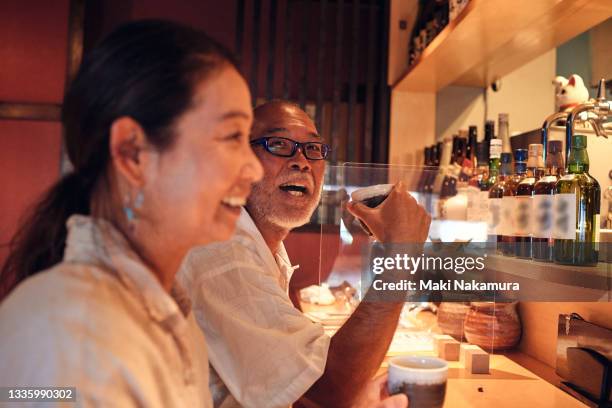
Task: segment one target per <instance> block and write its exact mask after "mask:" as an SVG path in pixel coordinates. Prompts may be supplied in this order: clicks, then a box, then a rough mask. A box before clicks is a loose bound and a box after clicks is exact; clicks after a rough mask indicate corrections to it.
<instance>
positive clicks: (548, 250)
mask: <svg viewBox="0 0 612 408" xmlns="http://www.w3.org/2000/svg"><path fill="white" fill-rule="evenodd" d="M562 149H563V146H562V143H561V141H559V140H551V141H550V142H548V150H547V151H548V153H547V155H546V171H545V174H544V176H543V177H542V178H541V179H540V180H538V181H537V183H536V184H535V186H534V187H533V213H532V221H531V226H532V235H533V238H532V257H533V259H535V260H538V261H544V262H552V261H553V239H552V225H553V224H552V221H553V210H552V209H553V194H554V193H555V184H557V180H558V179H559V177H560V176H561V175H563V169H564V167H563V150H562Z"/></svg>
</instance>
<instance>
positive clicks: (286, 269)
mask: <svg viewBox="0 0 612 408" xmlns="http://www.w3.org/2000/svg"><path fill="white" fill-rule="evenodd" d="M236 230H237V231H241V233H245V234H246V235H248V236H249V237H250V238H251V239H252V240H253V241H255V244H256V246H257V249H258V252H259V253H260V254H261V256H262V257H263V258H264V261H265V262H266V263H267V264H268V265H269V266H270V267H274V268H276V270H277V271H278V272H279V275H280V278H281V280H280V283H281V286H283V287H284V288H285V289H287V288H288V286H289V280H290V279H291V275H292V274H293V271H294V270H296V269H298V268H299V265H296V266H292V265H291V261H290V260H289V255H288V254H287V250H286V249H285V245H284V244H283V242H282V241H281V243H280V246H279V247H278V250H277V251H276V252H275V253H272V251H271V250H270V248H269V247H268V244H266V241H265V240H264V237H263V235H261V232H260V231H259V228H257V225H255V221H253V218H252V217H251V215H250V214H249V213H248V212H247V210H246V209H245V208H244V207H242V210H241V212H240V218H239V219H238V224H237V226H236Z"/></svg>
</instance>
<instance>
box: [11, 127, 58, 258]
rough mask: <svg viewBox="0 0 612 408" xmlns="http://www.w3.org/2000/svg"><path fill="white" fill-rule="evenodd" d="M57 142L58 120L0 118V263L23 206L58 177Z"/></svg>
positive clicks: (26, 205) (29, 203) (28, 203)
mask: <svg viewBox="0 0 612 408" xmlns="http://www.w3.org/2000/svg"><path fill="white" fill-rule="evenodd" d="M60 143H61V125H60V123H59V122H26V121H11V120H0V147H1V148H0V188H1V189H2V194H0V209H2V210H1V211H0V265H1V264H2V263H3V262H4V259H5V257H6V248H5V247H4V246H3V244H5V243H6V242H8V241H9V240H10V238H11V237H12V235H13V233H14V232H15V230H16V228H17V223H18V221H19V220H20V218H21V217H22V215H23V214H24V212H25V211H26V209H27V208H29V207H30V206H31V205H32V204H33V203H34V202H35V201H36V200H37V199H38V198H39V197H40V194H42V193H43V192H44V191H45V190H46V189H47V188H48V187H49V186H50V185H51V184H53V182H55V181H56V180H57V177H58V175H59V157H60Z"/></svg>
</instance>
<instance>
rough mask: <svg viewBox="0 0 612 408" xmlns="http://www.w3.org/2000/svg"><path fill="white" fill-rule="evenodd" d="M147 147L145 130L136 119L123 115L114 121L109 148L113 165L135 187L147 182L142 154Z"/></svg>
mask: <svg viewBox="0 0 612 408" xmlns="http://www.w3.org/2000/svg"><path fill="white" fill-rule="evenodd" d="M146 147H147V139H146V136H145V132H144V130H143V129H142V127H141V126H140V125H139V124H138V122H136V121H135V120H134V119H132V118H130V117H127V116H123V117H121V118H119V119H116V120H115V121H114V122H113V123H112V125H111V128H110V138H109V148H110V153H111V159H112V163H113V167H114V168H115V170H116V171H117V173H118V175H121V176H122V177H123V178H124V179H125V180H126V181H127V182H128V183H129V184H130V185H132V186H133V187H142V186H143V185H144V183H145V174H144V165H143V162H142V160H141V154H142V152H143V151H144V150H145V149H146Z"/></svg>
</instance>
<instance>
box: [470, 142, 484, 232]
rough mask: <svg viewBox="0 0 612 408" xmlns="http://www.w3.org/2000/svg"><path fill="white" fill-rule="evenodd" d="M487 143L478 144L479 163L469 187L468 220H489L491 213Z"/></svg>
mask: <svg viewBox="0 0 612 408" xmlns="http://www.w3.org/2000/svg"><path fill="white" fill-rule="evenodd" d="M486 147H487V146H486V144H485V143H484V142H481V143H477V144H476V149H475V150H476V154H475V156H476V160H475V163H476V164H477V166H476V168H475V169H474V172H473V174H472V177H471V178H470V181H469V187H468V205H467V220H468V221H476V222H487V217H488V213H489V208H488V206H489V190H488V187H487V185H486V184H487V180H488V177H489V165H488V163H487V161H486V157H487V154H486V150H485V149H486Z"/></svg>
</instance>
